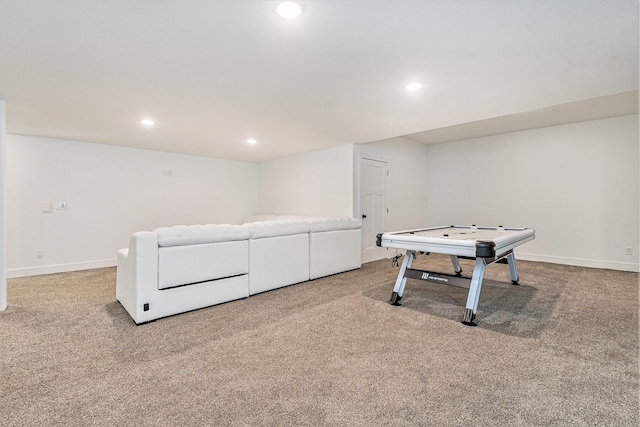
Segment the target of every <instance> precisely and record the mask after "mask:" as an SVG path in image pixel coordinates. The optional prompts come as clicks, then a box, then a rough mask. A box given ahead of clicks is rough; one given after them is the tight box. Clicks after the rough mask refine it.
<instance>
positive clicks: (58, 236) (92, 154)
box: [6, 135, 258, 277]
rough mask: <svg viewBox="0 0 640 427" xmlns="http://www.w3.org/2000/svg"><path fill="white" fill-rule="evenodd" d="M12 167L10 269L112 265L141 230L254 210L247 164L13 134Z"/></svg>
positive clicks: (252, 168) (253, 174)
mask: <svg viewBox="0 0 640 427" xmlns="http://www.w3.org/2000/svg"><path fill="white" fill-rule="evenodd" d="M167 171H171V176H169V175H168V172H167ZM6 172H7V193H6V208H7V269H8V274H9V277H17V276H22V275H31V274H44V273H50V272H57V271H70V270H74V269H82V268H93V267H102V266H107V265H115V259H116V253H117V250H118V249H120V248H124V247H127V246H128V243H129V236H130V235H131V233H133V232H135V231H141V230H152V229H155V228H157V227H160V226H171V225H176V224H206V223H235V224H239V223H240V222H241V221H242V219H243V218H244V217H245V216H247V215H251V214H254V213H256V211H257V199H258V197H257V176H258V165H257V164H256V163H250V162H238V161H230V160H219V159H211V158H204V157H195V156H186V155H179V154H171V153H163V152H156V151H148V150H139V149H132V148H125V147H116V146H108V145H100V144H91V143H86V142H74V141H65V140H54V139H48V138H39V137H30V136H19V135H7V170H6ZM46 201H50V202H52V203H53V204H54V211H53V212H52V213H49V214H47V213H43V212H42V202H46ZM60 201H64V202H66V203H67V210H55V203H56V202H60ZM39 249H42V250H44V258H42V259H37V258H36V250H39Z"/></svg>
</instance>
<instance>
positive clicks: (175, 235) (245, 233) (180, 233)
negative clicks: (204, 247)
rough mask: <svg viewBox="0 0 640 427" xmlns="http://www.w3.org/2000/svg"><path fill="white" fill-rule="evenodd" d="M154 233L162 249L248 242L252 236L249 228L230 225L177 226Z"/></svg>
mask: <svg viewBox="0 0 640 427" xmlns="http://www.w3.org/2000/svg"><path fill="white" fill-rule="evenodd" d="M154 232H155V233H156V234H157V235H158V246H160V247H167V246H184V245H198V244H203V243H218V242H229V241H236V240H248V239H249V236H250V233H249V230H248V229H247V228H245V227H243V226H241V225H229V224H207V225H175V226H173V227H161V228H158V229H156V230H154Z"/></svg>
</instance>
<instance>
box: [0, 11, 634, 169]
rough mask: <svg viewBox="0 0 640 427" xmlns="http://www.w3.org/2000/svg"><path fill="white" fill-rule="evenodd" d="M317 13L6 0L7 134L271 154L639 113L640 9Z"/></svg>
mask: <svg viewBox="0 0 640 427" xmlns="http://www.w3.org/2000/svg"><path fill="white" fill-rule="evenodd" d="M305 3H306V10H305V13H304V15H303V16H302V17H301V18H300V19H298V20H296V21H288V20H284V19H282V18H280V17H278V16H276V15H275V14H274V13H273V11H272V2H271V1H268V0H263V1H250V0H244V1H238V0H235V1H224V0H208V1H205V0H126V1H125V0H101V1H98V0H94V1H90V0H56V1H51V0H0V99H2V100H4V101H5V102H6V106H7V131H8V132H9V133H16V134H29V135H38V136H46V137H52V138H62V139H71V140H79V141H87V142H96V143H103V144H114V145H122V146H130V147H139V148H146V149H153V150H161V151H169V152H177V153H185V154H194V155H201V156H210V157H217V158H225V159H235V160H246V161H264V160H268V159H273V158H278V157H284V156H288V155H293V154H297V153H302V152H307V151H313V150H318V149H322V148H328V147H332V146H337V145H341V144H345V143H365V142H371V141H376V140H381V139H387V138H391V137H395V136H401V135H406V136H408V137H410V138H412V139H415V140H417V141H421V142H424V143H427V144H429V143H437V142H446V141H449V140H454V139H460V136H461V135H462V136H463V137H465V138H470V137H475V136H484V135H485V134H491V133H500V132H503V131H505V129H508V130H506V131H513V130H518V129H520V128H530V127H532V126H533V127H539V126H545V125H548V124H549V123H551V124H559V123H554V122H553V120H552V121H551V122H548V121H545V120H542V119H541V117H548V118H554V117H557V115H558V114H554V112H555V113H558V112H559V111H563V112H565V113H564V114H567V116H568V117H570V118H569V119H567V120H576V118H575V117H574V116H578V120H590V119H593V118H598V117H594V114H587V115H586V116H588V118H584V117H585V116H584V115H581V114H574V113H572V111H583V110H584V107H586V106H592V107H590V108H587V110H588V111H591V113H593V110H601V111H602V112H603V117H607V116H611V115H612V109H613V110H616V108H617V109H618V110H620V109H622V110H623V111H627V110H628V109H629V108H631V109H632V110H633V111H631V112H630V113H634V112H637V111H638V108H637V106H638V102H637V91H638V80H639V77H638V52H639V41H638V38H639V35H638V25H639V19H638V13H639V3H638V1H637V0H517V1H514V0H423V1H420V0H406V1H405V0H384V1H383V0H379V1H377V0H361V1H358V0H340V1H313V0H306V1H305ZM410 79H420V80H423V81H424V82H426V87H425V88H424V89H422V90H421V91H418V92H406V91H404V90H403V88H402V86H403V84H404V83H405V82H406V81H408V80H410ZM612 95H615V96H612ZM634 97H635V98H634ZM633 99H635V101H633ZM618 102H622V103H623V104H624V105H626V107H620V108H619V107H616V105H618ZM611 104H613V105H614V107H606V106H605V107H597V108H593V105H599V106H602V105H611ZM629 106H630V107H629ZM581 108H582V109H583V110H581ZM567 111H568V112H569V113H566V112H567ZM616 111H617V110H616ZM545 112H546V113H545ZM548 113H551V114H548ZM545 114H546V116H545ZM596 116H597V114H596ZM145 117H151V118H153V119H155V120H156V121H157V122H158V123H157V126H155V127H154V128H153V129H148V128H143V127H142V126H141V125H140V124H139V120H140V119H142V118H145ZM580 117H582V118H580ZM488 119H493V120H488ZM487 132H488V133H487ZM249 137H253V138H256V139H257V140H258V143H257V144H255V145H251V146H250V145H248V144H246V139H247V138H249Z"/></svg>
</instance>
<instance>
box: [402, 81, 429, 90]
mask: <svg viewBox="0 0 640 427" xmlns="http://www.w3.org/2000/svg"><path fill="white" fill-rule="evenodd" d="M423 87H424V82H421V81H414V82H409V83H407V84H405V85H404V88H405V90H409V91H414V90H418V89H422V88H423Z"/></svg>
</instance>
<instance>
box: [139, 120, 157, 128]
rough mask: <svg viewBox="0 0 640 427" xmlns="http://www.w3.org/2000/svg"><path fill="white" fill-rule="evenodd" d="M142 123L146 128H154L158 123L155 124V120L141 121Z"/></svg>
mask: <svg viewBox="0 0 640 427" xmlns="http://www.w3.org/2000/svg"><path fill="white" fill-rule="evenodd" d="M140 123H142V124H143V125H145V126H153V125H155V124H156V122H154V121H153V120H150V119H144V120H140Z"/></svg>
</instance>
